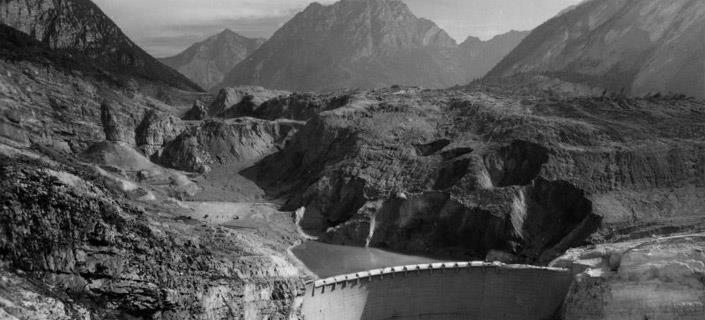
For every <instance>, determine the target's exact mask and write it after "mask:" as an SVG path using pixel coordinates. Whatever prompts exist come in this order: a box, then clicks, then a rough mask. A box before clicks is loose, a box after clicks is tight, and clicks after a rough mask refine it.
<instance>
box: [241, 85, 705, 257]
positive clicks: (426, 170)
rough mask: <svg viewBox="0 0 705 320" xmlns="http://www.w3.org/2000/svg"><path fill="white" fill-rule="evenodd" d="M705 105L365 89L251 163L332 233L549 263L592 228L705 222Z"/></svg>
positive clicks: (361, 241)
mask: <svg viewBox="0 0 705 320" xmlns="http://www.w3.org/2000/svg"><path fill="white" fill-rule="evenodd" d="M666 106H667V107H666ZM704 107H705V106H703V104H702V103H698V102H695V101H691V100H687V99H670V98H668V99H664V98H660V99H651V100H649V99H639V100H628V99H623V98H615V99H611V98H604V99H598V98H570V99H562V100H561V99H557V100H550V99H540V98H539V99H537V98H535V97H534V98H532V97H524V98H519V97H514V96H513V95H512V94H509V95H503V96H502V95H499V96H497V95H493V96H489V95H484V94H482V93H477V92H476V93H472V92H467V93H466V92H462V91H461V92H453V91H445V92H439V91H418V90H408V89H407V90H401V92H398V91H395V90H391V91H389V90H382V91H375V92H368V93H366V94H365V95H361V96H358V97H357V98H356V99H354V100H352V101H350V102H349V103H348V104H347V105H345V106H343V107H341V108H338V109H335V110H331V111H326V112H323V113H321V114H320V115H319V116H316V117H314V118H313V119H312V120H310V121H309V122H308V123H307V125H306V126H305V127H304V128H303V129H301V131H300V133H299V134H297V135H296V136H295V137H294V139H293V140H292V141H291V142H290V143H289V145H288V146H287V147H286V148H285V149H284V150H283V151H282V152H280V153H279V154H277V155H275V156H272V157H269V158H267V159H266V160H265V161H263V162H262V163H260V164H259V165H258V167H257V168H255V169H252V170H251V171H250V172H249V175H250V176H251V177H253V178H254V179H256V180H257V181H260V184H261V185H263V186H265V187H266V188H267V189H268V191H269V192H270V194H271V195H272V196H277V197H281V196H286V197H287V198H288V202H287V204H286V206H285V208H287V209H291V210H295V209H298V208H300V207H303V208H305V214H304V218H303V219H302V226H303V228H304V229H305V230H307V231H308V232H309V233H311V234H314V235H318V236H320V238H321V239H322V240H324V241H329V242H333V243H342V244H353V245H363V246H364V245H369V246H375V247H381V248H388V249H393V250H401V251H406V252H415V253H426V254H438V255H447V256H449V257H453V258H456V259H468V258H469V257H474V258H483V257H484V256H485V255H486V254H487V253H488V252H490V250H500V251H504V252H508V253H511V254H512V255H514V256H515V257H516V258H517V259H518V260H520V261H528V262H534V263H548V262H549V261H550V260H551V259H552V258H554V257H556V256H557V255H559V254H561V253H562V252H563V251H564V250H566V249H568V248H570V247H573V246H576V245H580V244H583V243H586V242H594V241H598V242H599V241H604V240H606V239H607V240H609V239H621V238H623V237H640V236H644V235H648V234H651V233H655V234H661V233H670V232H674V231H675V230H691V229H701V228H703V222H704V219H703V217H702V215H701V214H700V210H699V208H700V207H702V205H703V203H702V200H701V199H699V197H698V196H697V194H699V193H701V192H703V189H702V188H703V186H702V180H703V178H704V177H703V172H705V171H704V169H703V165H704V164H705V162H703V159H704V158H703V155H704V154H705V152H704V150H705V149H703V147H704V145H703V142H702V140H701V139H700V138H698V137H700V135H701V134H702V132H703V131H702V130H703V128H702V125H701V121H702V120H703V119H702V114H701V111H702V110H703V108H704ZM666 110H668V111H666ZM637 119H638V120H637ZM644 197H647V198H649V199H651V201H642V199H644Z"/></svg>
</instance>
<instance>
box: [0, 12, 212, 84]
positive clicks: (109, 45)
mask: <svg viewBox="0 0 705 320" xmlns="http://www.w3.org/2000/svg"><path fill="white" fill-rule="evenodd" d="M0 23H2V24H5V25H8V26H10V27H13V28H15V29H17V30H19V31H22V32H24V33H26V34H28V35H30V36H32V37H34V38H35V39H37V40H38V41H40V42H42V43H44V44H46V45H48V46H49V47H51V48H53V49H61V50H67V51H70V52H75V53H79V54H83V55H86V56H88V57H90V58H92V59H95V60H97V61H99V62H100V63H101V64H102V65H103V66H104V67H106V68H108V69H111V71H115V72H117V73H120V74H124V75H132V76H135V77H143V78H145V79H147V80H156V81H158V82H162V83H165V84H167V85H170V86H174V87H178V88H180V89H184V90H195V91H200V90H201V89H200V87H199V86H198V85H196V84H195V83H193V82H191V81H190V80H188V79H187V78H186V77H184V76H183V75H181V74H179V73H178V72H176V71H174V70H172V69H171V68H169V67H167V66H165V65H163V64H162V63H160V62H159V61H157V60H156V59H155V58H153V57H152V56H150V55H149V54H147V53H146V52H145V51H144V50H142V49H141V48H140V47H139V46H137V45H136V44H134V43H133V42H132V41H131V40H130V39H129V38H128V37H127V36H125V34H124V33H123V32H122V31H121V30H120V28H119V27H118V26H117V25H115V23H113V22H112V21H111V20H110V18H108V17H107V16H106V15H105V14H104V13H103V12H102V11H101V10H100V8H98V6H96V5H95V4H94V3H93V2H91V1H90V0H66V1H51V0H42V1H19V0H12V1H3V2H1V3H0Z"/></svg>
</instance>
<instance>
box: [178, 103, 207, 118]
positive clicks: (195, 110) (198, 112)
mask: <svg viewBox="0 0 705 320" xmlns="http://www.w3.org/2000/svg"><path fill="white" fill-rule="evenodd" d="M206 117H208V110H207V109H206V106H205V105H204V104H203V102H201V101H199V100H196V102H194V103H193V107H191V109H190V110H189V111H187V112H186V114H184V116H183V117H182V118H181V119H183V120H186V121H193V120H196V121H198V120H205V119H206Z"/></svg>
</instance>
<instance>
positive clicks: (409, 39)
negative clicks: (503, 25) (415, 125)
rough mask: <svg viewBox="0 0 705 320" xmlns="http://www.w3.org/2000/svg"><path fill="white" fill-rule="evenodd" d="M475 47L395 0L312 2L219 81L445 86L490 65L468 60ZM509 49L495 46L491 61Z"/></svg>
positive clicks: (310, 86)
mask: <svg viewBox="0 0 705 320" xmlns="http://www.w3.org/2000/svg"><path fill="white" fill-rule="evenodd" d="M518 42H519V41H516V43H518ZM502 47H503V46H502ZM472 49H474V47H473V45H470V44H468V45H467V46H465V47H461V46H458V44H457V43H456V42H455V40H454V39H452V38H451V37H450V36H449V35H448V34H447V33H446V32H445V31H443V30H442V29H441V28H440V27H438V26H437V25H436V24H435V23H433V22H432V21H430V20H427V19H423V18H418V17H416V16H415V15H414V14H413V13H412V12H411V11H410V10H409V8H408V7H407V5H406V4H404V3H403V2H402V1H399V0H342V1H339V2H337V3H335V4H332V5H328V6H324V5H321V4H319V3H313V4H311V5H309V6H308V7H307V8H306V9H305V10H304V11H303V12H301V13H299V14H297V15H296V16H295V17H294V18H293V19H291V20H290V21H289V22H287V23H286V24H285V25H284V26H283V27H282V28H280V29H279V30H278V31H277V32H276V33H275V34H274V35H273V36H272V37H271V38H270V39H269V40H268V41H267V42H265V43H264V44H263V45H262V46H261V47H260V48H259V49H258V50H257V51H255V52H254V53H253V54H252V55H251V56H250V57H249V58H247V59H245V60H244V61H242V62H241V63H239V64H238V65H236V66H235V67H234V68H233V69H232V71H230V72H229V73H228V75H227V76H226V77H225V79H224V80H223V82H222V83H221V84H220V85H219V87H229V86H237V85H258V86H264V87H268V88H275V89H286V90H301V91H330V90H335V89H340V88H375V87H385V86H390V85H394V84H400V85H411V86H421V87H428V88H443V87H449V86H453V85H457V84H462V83H466V82H468V81H469V80H471V79H473V78H477V77H481V76H483V75H484V72H482V71H483V70H484V71H487V70H489V69H490V68H491V67H492V66H491V65H490V66H485V67H483V68H478V70H479V71H478V70H475V69H473V68H472V67H468V66H467V65H466V64H467V63H468V62H469V61H470V60H472V59H470V58H468V57H465V55H464V52H467V51H471V50H472ZM509 50H511V48H509V49H507V50H506V52H503V53H493V54H492V56H493V57H496V61H495V63H496V62H498V61H499V59H500V58H501V57H502V56H503V55H504V54H506V53H508V52H509ZM481 51H482V50H478V52H481ZM492 65H493V64H492Z"/></svg>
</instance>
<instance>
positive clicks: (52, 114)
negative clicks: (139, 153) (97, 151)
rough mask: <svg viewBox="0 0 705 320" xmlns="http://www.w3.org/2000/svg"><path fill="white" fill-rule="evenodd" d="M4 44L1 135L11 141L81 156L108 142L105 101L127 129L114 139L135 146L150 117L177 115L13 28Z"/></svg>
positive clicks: (0, 33)
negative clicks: (140, 127)
mask: <svg viewBox="0 0 705 320" xmlns="http://www.w3.org/2000/svg"><path fill="white" fill-rule="evenodd" d="M0 44H1V45H0V69H2V70H3V72H2V73H0V101H1V102H0V111H1V114H2V116H0V124H2V125H0V128H2V129H0V135H1V136H2V137H3V138H5V139H10V140H12V141H15V142H17V143H20V144H23V145H29V144H32V143H36V144H42V145H50V146H53V147H55V148H57V149H61V150H64V151H68V152H76V153H80V152H82V151H84V150H86V148H88V147H89V146H90V145H92V144H94V143H96V142H100V141H103V140H105V131H104V130H103V127H102V126H101V124H102V121H101V120H102V119H101V113H102V112H101V104H103V102H105V101H108V102H109V104H110V109H111V110H110V119H112V120H111V122H112V123H113V124H114V125H115V127H116V128H121V130H120V131H121V132H120V133H119V134H117V136H115V135H113V137H112V138H116V139H118V140H120V141H124V142H127V143H129V144H134V143H135V128H136V127H137V126H138V125H139V124H140V122H141V120H142V117H143V115H144V114H145V113H146V112H148V111H150V110H152V111H155V112H158V113H165V112H173V107H171V106H168V105H166V104H164V103H163V102H161V101H158V100H156V99H154V98H151V97H149V96H146V95H143V94H141V93H134V92H132V91H130V90H128V88H127V87H125V86H124V85H123V84H121V83H120V82H119V81H116V78H117V76H115V75H114V74H112V73H108V72H106V71H105V69H102V68H100V67H98V66H96V63H95V62H94V61H92V60H85V59H82V58H80V56H78V55H69V54H66V53H65V52H60V51H56V50H51V49H50V48H48V47H47V46H45V45H43V44H41V43H39V42H37V41H36V40H34V39H33V38H31V37H29V36H28V35H26V34H24V33H21V32H18V31H16V30H14V29H12V28H9V27H6V26H2V25H0ZM191 101H192V100H191ZM113 133H116V132H113ZM111 135H112V134H111ZM120 135H122V137H120Z"/></svg>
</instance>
